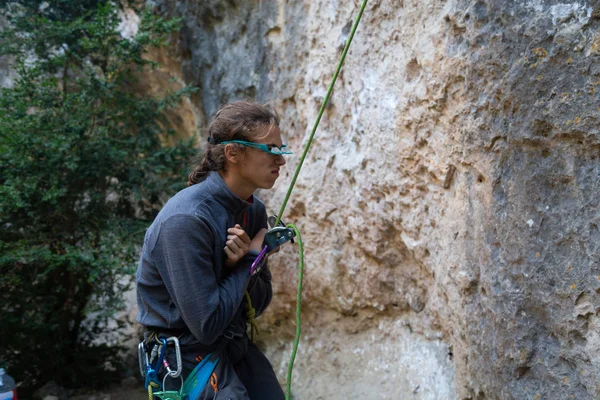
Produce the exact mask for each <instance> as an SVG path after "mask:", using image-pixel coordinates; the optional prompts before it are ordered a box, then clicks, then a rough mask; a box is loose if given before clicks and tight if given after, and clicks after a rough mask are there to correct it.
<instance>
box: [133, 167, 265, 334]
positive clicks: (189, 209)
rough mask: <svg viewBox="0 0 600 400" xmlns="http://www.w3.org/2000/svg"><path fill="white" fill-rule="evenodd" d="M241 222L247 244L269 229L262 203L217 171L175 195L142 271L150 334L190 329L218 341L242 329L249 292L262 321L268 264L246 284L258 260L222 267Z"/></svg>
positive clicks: (151, 237) (148, 239)
mask: <svg viewBox="0 0 600 400" xmlns="http://www.w3.org/2000/svg"><path fill="white" fill-rule="evenodd" d="M235 224H240V225H241V226H242V227H243V228H244V230H245V231H246V233H247V234H248V236H249V237H250V238H252V237H254V236H255V235H256V233H257V232H258V231H259V230H260V229H261V228H265V227H266V226H267V215H266V211H265V206H264V204H263V203H262V202H261V201H260V200H258V199H257V198H256V197H254V196H252V198H251V199H249V201H246V200H243V199H240V198H239V197H237V196H236V195H235V194H233V192H231V190H230V189H229V188H228V187H227V185H226V184H225V182H224V181H223V179H222V178H221V176H220V175H219V173H217V172H211V173H210V174H209V175H208V177H207V178H206V179H205V180H204V181H203V182H201V183H199V184H196V185H193V186H190V187H188V188H186V189H184V190H182V191H180V192H179V193H177V194H176V195H175V196H173V197H172V198H171V199H170V200H169V201H168V202H167V204H166V205H165V206H164V207H163V208H162V210H161V211H160V212H159V214H158V215H157V217H156V219H155V220H154V222H153V223H152V225H151V226H150V228H148V231H147V232H146V236H145V238H144V246H143V250H142V256H141V259H140V263H139V266H138V270H137V275H136V281H137V302H138V307H139V313H138V317H137V321H138V322H139V323H141V324H142V325H145V326H148V327H152V328H153V329H158V330H160V329H164V330H183V331H186V330H189V331H190V333H191V334H192V335H193V337H194V338H195V339H196V340H197V341H198V342H200V343H202V344H205V345H210V344H212V343H214V342H215V341H216V340H217V339H218V338H219V337H220V335H221V334H222V333H223V332H224V330H225V329H227V328H228V327H231V326H234V327H237V328H238V332H239V330H240V329H242V330H243V329H244V327H245V316H244V315H243V313H241V312H239V310H240V307H241V304H242V302H243V299H244V292H245V291H246V289H247V288H248V289H249V291H250V296H251V299H252V305H253V306H254V308H255V310H256V313H257V315H259V314H260V313H261V312H262V311H263V310H264V309H265V308H266V307H267V306H268V305H269V303H270V301H271V297H272V289H271V274H270V272H269V270H268V268H267V267H266V266H265V267H264V268H263V270H262V271H261V272H260V273H258V274H257V275H255V276H254V277H252V278H251V279H249V270H250V266H251V265H252V262H253V261H254V260H255V258H256V254H254V253H252V254H248V255H246V257H244V258H243V259H242V260H240V261H239V262H238V263H237V265H236V266H235V267H234V269H233V270H232V271H230V272H229V271H227V270H226V269H225V268H224V263H225V260H226V255H225V252H224V251H223V248H224V247H225V242H226V241H227V229H228V228H232V227H233V226H235Z"/></svg>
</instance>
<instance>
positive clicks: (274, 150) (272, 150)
mask: <svg viewBox="0 0 600 400" xmlns="http://www.w3.org/2000/svg"><path fill="white" fill-rule="evenodd" d="M229 143H237V144H241V145H243V146H248V147H252V148H254V149H259V150H262V151H264V152H265V153H269V154H273V155H276V156H281V155H284V154H294V153H293V152H292V151H290V150H289V149H288V148H287V146H286V145H285V144H282V145H281V147H277V146H275V145H272V144H263V143H254V142H246V141H244V140H226V141H224V142H220V143H219V144H229Z"/></svg>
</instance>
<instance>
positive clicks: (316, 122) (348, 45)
mask: <svg viewBox="0 0 600 400" xmlns="http://www.w3.org/2000/svg"><path fill="white" fill-rule="evenodd" d="M366 6H367V0H364V1H363V3H362V6H361V7H360V11H359V12H358V15H357V17H356V21H354V25H353V26H352V30H351V31H350V36H349V37H348V40H347V41H346V45H345V46H344V51H343V52H342V57H341V58H340V62H339V63H338V66H337V69H336V71H335V74H334V75H333V79H332V80H331V83H330V84H329V89H327V94H326V95H325V99H324V100H323V104H321V109H320V110H319V115H318V116H317V120H316V121H315V124H314V125H313V128H312V131H311V132H310V136H309V137H308V142H306V145H305V146H304V152H303V153H302V156H301V157H300V161H299V162H298V166H297V167H296V172H295V173H294V177H293V178H292V182H291V183H290V187H289V188H288V191H287V194H286V195H285V200H284V201H283V204H282V205H281V209H280V210H279V214H277V220H276V221H275V226H277V225H279V222H280V221H281V217H282V216H283V212H284V211H285V208H286V207H287V203H288V200H289V199H290V195H291V194H292V190H294V185H296V179H298V175H299V174H300V169H301V168H302V164H304V159H305V158H306V154H307V153H308V149H309V148H310V145H311V143H312V140H313V138H314V136H315V133H316V132H317V127H318V126H319V122H321V117H323V112H325V107H326V106H327V103H328V102H329V98H330V97H331V93H332V92H333V85H335V81H336V80H337V77H338V75H339V74H340V71H341V69H342V65H343V64H344V59H345V58H346V54H347V53H348V49H349V48H350V43H352V38H354V33H355V32H356V29H357V28H358V24H359V23H360V19H361V17H362V15H363V12H364V10H365V7H366Z"/></svg>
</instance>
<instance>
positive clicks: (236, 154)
mask: <svg viewBox="0 0 600 400" xmlns="http://www.w3.org/2000/svg"><path fill="white" fill-rule="evenodd" d="M224 151H225V158H226V159H227V161H228V162H229V163H231V164H237V163H239V162H240V161H241V157H242V152H241V151H240V148H239V147H238V146H236V145H234V144H231V143H230V144H226V145H225V149H224Z"/></svg>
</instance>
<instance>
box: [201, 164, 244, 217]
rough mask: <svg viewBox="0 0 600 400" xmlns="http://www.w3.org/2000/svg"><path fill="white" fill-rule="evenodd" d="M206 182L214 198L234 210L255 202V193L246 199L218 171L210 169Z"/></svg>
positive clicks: (240, 209) (241, 209)
mask: <svg viewBox="0 0 600 400" xmlns="http://www.w3.org/2000/svg"><path fill="white" fill-rule="evenodd" d="M206 183H207V184H208V186H209V190H210V191H211V192H212V194H213V196H214V198H215V199H216V200H217V201H218V202H219V203H221V204H222V205H223V206H225V208H227V209H228V210H230V211H232V212H240V211H243V210H246V209H247V208H249V207H250V205H251V204H252V203H253V202H254V195H251V196H250V197H249V198H248V199H247V200H244V199H241V198H239V197H238V196H237V195H236V194H235V193H233V192H232V191H231V189H229V186H227V184H226V183H225V181H224V180H223V178H222V177H221V175H220V174H219V172H217V171H210V172H209V173H208V176H207V177H206Z"/></svg>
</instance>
